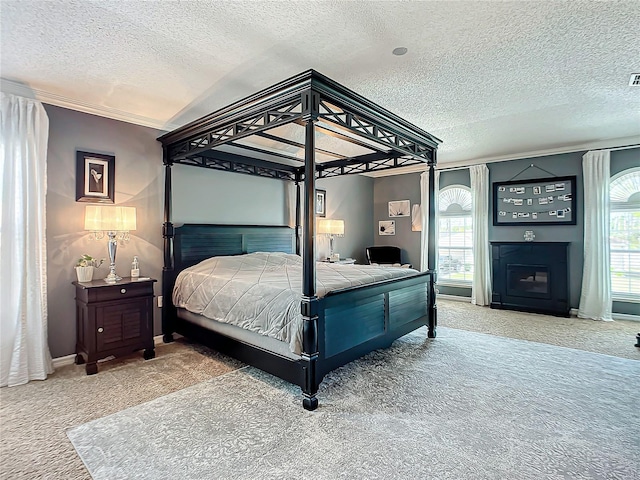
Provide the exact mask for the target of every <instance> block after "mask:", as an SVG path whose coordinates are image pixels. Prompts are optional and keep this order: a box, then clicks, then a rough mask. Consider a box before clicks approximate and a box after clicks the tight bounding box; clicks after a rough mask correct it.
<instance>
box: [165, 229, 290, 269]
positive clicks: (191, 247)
mask: <svg viewBox="0 0 640 480" xmlns="http://www.w3.org/2000/svg"><path fill="white" fill-rule="evenodd" d="M295 250H296V240H295V232H294V229H293V228H290V227H286V226H285V227H282V226H272V225H207V224H193V223H185V224H184V225H181V226H178V227H176V228H175V237H174V241H173V268H174V272H176V274H177V273H178V272H180V271H181V270H183V269H185V268H187V267H190V266H191V265H195V264H196V263H198V262H201V261H202V260H204V259H206V258H209V257H215V256H220V255H241V254H244V253H253V252H284V253H295Z"/></svg>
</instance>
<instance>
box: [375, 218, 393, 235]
mask: <svg viewBox="0 0 640 480" xmlns="http://www.w3.org/2000/svg"><path fill="white" fill-rule="evenodd" d="M395 234H396V221H395V220H380V221H379V222H378V235H395Z"/></svg>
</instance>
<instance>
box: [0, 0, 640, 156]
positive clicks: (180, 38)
mask: <svg viewBox="0 0 640 480" xmlns="http://www.w3.org/2000/svg"><path fill="white" fill-rule="evenodd" d="M0 21H1V28H2V30H1V64H0V67H1V68H0V75H1V76H2V78H3V80H5V81H4V82H3V90H5V91H11V90H14V93H17V92H16V90H18V92H19V93H21V94H24V92H25V91H28V90H30V91H32V92H33V96H34V97H36V98H40V99H41V100H42V101H45V102H47V103H53V104H58V105H63V106H68V107H69V108H76V109H78V110H82V111H88V112H91V113H97V114H99V115H104V116H110V117H112V118H119V119H125V120H128V121H131V122H134V123H139V124H142V125H148V126H154V127H157V128H161V129H164V130H168V129H172V128H175V127H177V126H180V125H183V124H185V123H187V122H189V121H191V120H194V119H196V118H198V117H200V116H202V115H205V114H208V113H210V112H211V111H213V110H215V109H217V108H219V107H222V106H224V105H226V104H228V103H230V102H232V101H234V100H237V99H239V98H242V97H244V96H246V95H249V94H251V93H253V92H255V91H256V90H259V89H261V88H264V87H267V86H269V85H271V84H273V83H275V82H278V81H280V80H283V79H285V78H288V77H290V76H292V75H295V74H297V73H300V72H302V71H304V70H307V69H309V68H313V69H315V70H317V71H319V72H321V73H323V74H325V75H327V76H328V77H330V78H332V79H334V80H336V81H338V82H340V83H342V84H343V85H345V86H347V87H349V88H351V89H353V90H355V91H356V92H358V93H360V94H362V95H363V96H365V97H367V98H369V99H371V100H372V101H374V102H376V103H378V104H380V105H381V106H383V107H385V108H387V109H389V110H391V111H392V112H394V113H396V114H398V115H400V116H402V117H404V118H406V119H407V120H409V121H410V122H412V123H414V124H415V125H417V126H418V127H420V128H422V129H424V130H426V131H428V132H430V133H432V134H433V135H435V136H437V137H439V138H441V139H442V140H443V141H444V143H443V144H442V145H441V147H440V149H439V162H440V163H441V164H442V163H445V164H450V165H453V164H458V163H464V162H471V163H473V162H474V161H477V160H480V159H495V158H502V157H504V158H507V157H509V156H511V157H516V156H519V155H521V154H524V153H529V152H540V151H547V150H549V151H550V150H554V149H557V150H561V149H563V148H564V149H567V148H570V147H572V146H583V145H587V144H589V145H590V144H593V145H598V144H601V146H612V145H615V144H623V143H625V142H629V141H633V140H637V139H636V138H633V137H635V136H640V87H629V86H628V81H629V76H630V75H631V74H632V73H640V28H639V27H638V25H640V2H639V1H631V2H579V1H566V2H560V1H551V2H545V1H535V2H523V1H516V2H479V1H478V2H464V1H462V2H453V1H451V2H418V1H404V2H397V1H384V2H364V1H350V2H347V1H319V2H311V1H297V2H291V1H279V2H266V1H251V2H248V1H243V2H235V1H217V2H216V1H182V2H176V1H160V0H156V1H152V2H146V1H136V0H129V1H92V2H89V1H27V0H20V1H7V0H0ZM400 46H403V47H406V48H408V53H407V54H406V55H404V56H395V55H392V53H391V52H392V50H393V49H394V48H395V47H400ZM7 81H8V82H7ZM27 89H28V90H27ZM634 143H635V142H634Z"/></svg>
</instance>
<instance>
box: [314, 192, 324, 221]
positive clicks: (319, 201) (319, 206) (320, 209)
mask: <svg viewBox="0 0 640 480" xmlns="http://www.w3.org/2000/svg"><path fill="white" fill-rule="evenodd" d="M316 215H317V216H318V217H326V216H327V191H326V190H316Z"/></svg>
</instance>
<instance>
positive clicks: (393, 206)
mask: <svg viewBox="0 0 640 480" xmlns="http://www.w3.org/2000/svg"><path fill="white" fill-rule="evenodd" d="M410 214H411V204H410V202H409V200H396V201H393V202H389V216H390V217H392V218H393V217H408V216H409V215H410Z"/></svg>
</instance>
